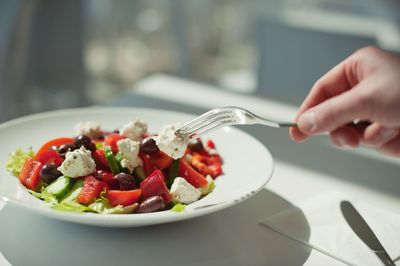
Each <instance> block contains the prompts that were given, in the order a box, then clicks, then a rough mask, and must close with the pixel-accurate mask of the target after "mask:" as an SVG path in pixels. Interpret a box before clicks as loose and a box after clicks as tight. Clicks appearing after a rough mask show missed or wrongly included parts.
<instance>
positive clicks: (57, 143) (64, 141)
mask: <svg viewBox="0 0 400 266" xmlns="http://www.w3.org/2000/svg"><path fill="white" fill-rule="evenodd" d="M73 143H75V140H74V139H73V138H66V137H65V138H64V137H63V138H56V139H52V140H50V141H48V142H46V143H45V144H44V145H43V146H42V147H41V148H40V149H39V151H38V152H37V153H36V154H35V156H34V157H33V159H34V160H37V158H38V157H39V156H40V155H41V154H42V153H43V152H45V151H48V150H50V148H51V147H52V146H61V145H63V144H73Z"/></svg>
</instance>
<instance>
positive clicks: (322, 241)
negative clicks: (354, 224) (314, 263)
mask: <svg viewBox="0 0 400 266" xmlns="http://www.w3.org/2000/svg"><path fill="white" fill-rule="evenodd" d="M342 200H348V201H350V202H351V203H352V204H353V205H354V207H355V208H356V209H357V211H358V212H359V213H360V214H361V216H362V217H363V218H364V220H365V221H366V222H367V223H368V225H369V226H370V227H371V229H372V230H373V231H374V233H375V235H376V236H377V237H378V239H379V241H380V242H381V244H382V245H383V247H384V248H385V249H386V251H387V252H388V254H389V255H390V257H391V258H392V259H393V260H395V259H396V258H398V257H399V256H400V215H399V214H395V213H390V212H387V211H384V210H381V209H378V208H376V207H373V206H371V205H369V204H366V203H364V202H360V201H358V200H349V197H347V198H346V197H345V196H344V195H343V194H341V193H337V192H334V193H329V194H321V195H319V196H317V197H315V198H312V199H309V200H307V201H304V202H302V203H300V204H299V205H298V206H297V207H292V208H289V209H286V210H284V211H282V212H279V213H277V214H275V215H273V216H269V217H266V218H264V219H262V220H261V221H260V223H261V224H263V225H265V226H267V227H269V228H271V229H272V230H274V231H276V232H278V233H281V234H283V235H285V236H287V237H289V238H291V239H294V240H296V241H299V242H301V243H303V244H305V245H307V246H310V247H311V248H313V249H316V250H319V251H320V252H322V253H325V254H326V255H328V256H331V257H333V258H335V259H338V260H340V261H342V262H344V263H346V264H349V265H383V264H382V262H381V261H380V260H379V259H378V257H377V256H376V255H375V254H374V253H373V252H372V251H371V250H370V249H369V248H368V247H367V246H366V245H365V244H364V242H362V241H361V239H359V238H358V236H357V235H356V234H355V233H354V232H353V231H352V229H351V228H350V227H349V225H348V224H347V222H346V220H345V219H344V217H343V215H342V213H341V211H340V202H341V201H342ZM299 211H301V212H302V213H303V214H304V215H305V217H306V219H307V222H308V224H309V229H308V228H304V225H299V223H296V221H295V219H294V217H299ZM399 212H400V211H399ZM297 219H298V218H297ZM301 227H303V228H301ZM305 230H310V234H309V237H305V235H308V234H305V233H304V232H305ZM308 238H309V239H308ZM396 265H400V261H397V262H396Z"/></svg>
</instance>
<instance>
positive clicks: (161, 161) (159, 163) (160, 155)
mask: <svg viewBox="0 0 400 266" xmlns="http://www.w3.org/2000/svg"><path fill="white" fill-rule="evenodd" d="M173 161H174V159H172V158H171V157H169V156H168V155H167V154H165V153H164V152H162V151H159V152H157V153H156V154H154V155H153V154H152V155H151V162H152V163H153V165H154V166H155V167H157V168H158V169H161V170H164V169H166V168H168V167H170V166H171V164H172V162H173Z"/></svg>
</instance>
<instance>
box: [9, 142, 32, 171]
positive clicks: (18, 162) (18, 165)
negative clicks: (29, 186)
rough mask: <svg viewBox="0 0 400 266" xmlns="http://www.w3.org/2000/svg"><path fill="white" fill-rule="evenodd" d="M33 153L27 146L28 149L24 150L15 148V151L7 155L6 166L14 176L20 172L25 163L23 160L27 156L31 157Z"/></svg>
mask: <svg viewBox="0 0 400 266" xmlns="http://www.w3.org/2000/svg"><path fill="white" fill-rule="evenodd" d="M34 155H35V153H34V152H33V150H32V148H29V149H28V151H24V150H23V149H17V150H16V151H15V152H13V153H11V154H10V156H9V157H8V160H7V163H6V168H7V170H8V171H9V172H10V173H12V174H13V175H14V176H19V173H20V172H21V169H22V166H23V165H24V163H25V160H26V159H27V158H28V157H33V156H34Z"/></svg>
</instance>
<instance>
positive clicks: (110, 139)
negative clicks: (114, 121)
mask: <svg viewBox="0 0 400 266" xmlns="http://www.w3.org/2000/svg"><path fill="white" fill-rule="evenodd" d="M121 139H124V137H123V136H121V135H120V134H118V133H110V134H108V135H107V136H106V137H105V138H104V145H105V146H110V147H111V150H112V152H113V153H114V154H116V153H118V150H119V149H118V145H117V142H118V141H120V140H121Z"/></svg>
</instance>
